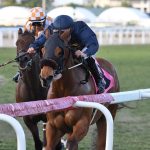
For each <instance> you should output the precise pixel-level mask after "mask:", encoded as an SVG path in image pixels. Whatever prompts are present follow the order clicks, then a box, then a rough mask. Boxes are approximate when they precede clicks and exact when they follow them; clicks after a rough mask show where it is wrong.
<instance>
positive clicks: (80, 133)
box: [40, 33, 119, 150]
mask: <svg viewBox="0 0 150 150" xmlns="http://www.w3.org/2000/svg"><path fill="white" fill-rule="evenodd" d="M65 37H66V36H65V35H64V36H60V35H59V34H57V33H54V34H53V35H52V36H51V37H49V38H48V39H47V41H46V43H45V47H44V49H45V52H44V56H43V60H42V61H41V73H40V76H41V78H42V79H43V81H47V84H48V85H49V90H48V94H47V98H48V99H51V98H60V97H66V96H77V95H89V94H95V92H96V90H95V84H94V82H93V78H92V77H91V76H89V75H88V74H89V72H88V71H87V68H86V67H85V66H84V65H81V66H78V65H77V66H78V67H73V69H69V68H70V67H72V66H74V65H76V63H77V61H76V59H75V56H74V48H72V47H71V46H70V45H69V44H68V41H66V40H65V39H67V38H65ZM98 62H99V64H101V67H102V69H103V70H104V72H105V73H106V74H109V76H111V77H112V79H113V84H112V86H111V88H109V90H108V91H107V92H118V91H119V81H118V78H117V74H116V71H115V69H114V67H113V66H112V64H111V63H109V62H108V61H106V60H104V59H98ZM59 73H60V74H61V75H62V76H60V74H59ZM85 79H87V80H85ZM108 86H109V85H108ZM117 108H118V105H117V104H115V105H108V109H109V110H110V112H111V113H112V116H113V118H114V117H115V114H116V110H117ZM92 112H93V109H92V108H73V109H67V110H61V111H57V112H56V111H54V112H48V113H47V120H48V121H47V125H46V140H47V146H46V150H55V146H56V145H57V144H58V142H59V141H60V139H61V137H62V136H64V135H65V134H67V149H68V150H77V149H78V142H79V141H81V140H82V139H83V138H84V136H85V135H86V134H87V132H88V129H89V126H90V121H91V118H92ZM94 123H96V125H97V130H98V138H97V145H96V147H97V150H104V149H105V139H106V121H105V118H104V116H103V115H102V114H99V115H98V117H97V119H96V122H94Z"/></svg>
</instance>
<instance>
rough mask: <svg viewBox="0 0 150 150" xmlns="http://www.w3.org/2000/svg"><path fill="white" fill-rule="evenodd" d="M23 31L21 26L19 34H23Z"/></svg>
mask: <svg viewBox="0 0 150 150" xmlns="http://www.w3.org/2000/svg"><path fill="white" fill-rule="evenodd" d="M22 33H23V31H22V28H19V30H18V36H19V35H21V34H22Z"/></svg>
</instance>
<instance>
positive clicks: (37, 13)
mask: <svg viewBox="0 0 150 150" xmlns="http://www.w3.org/2000/svg"><path fill="white" fill-rule="evenodd" d="M51 23H52V18H50V17H49V16H46V14H45V12H44V11H43V9H42V8H41V7H34V8H32V9H31V11H30V15H29V18H28V20H27V22H26V24H25V26H24V31H28V32H31V33H34V34H35V38H38V37H39V36H40V35H41V34H42V33H43V32H44V31H45V30H46V29H47V28H48V26H49V25H50V24H51Z"/></svg>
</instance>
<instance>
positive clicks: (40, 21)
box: [13, 7, 52, 82]
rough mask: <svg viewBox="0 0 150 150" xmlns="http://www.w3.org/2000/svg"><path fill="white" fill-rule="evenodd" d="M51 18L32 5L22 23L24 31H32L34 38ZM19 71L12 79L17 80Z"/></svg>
mask: <svg viewBox="0 0 150 150" xmlns="http://www.w3.org/2000/svg"><path fill="white" fill-rule="evenodd" d="M51 23H52V18H50V17H48V16H46V14H45V12H44V11H43V9H42V8H41V7H34V8H32V9H31V10H30V15H29V17H28V20H27V22H26V24H25V25H24V31H28V32H31V33H34V35H35V39H37V38H38V37H40V35H42V34H43V33H44V31H45V30H46V29H47V28H48V27H49V26H50V25H51ZM19 76H20V73H19V72H17V73H16V75H15V76H14V77H13V81H15V82H18V78H19Z"/></svg>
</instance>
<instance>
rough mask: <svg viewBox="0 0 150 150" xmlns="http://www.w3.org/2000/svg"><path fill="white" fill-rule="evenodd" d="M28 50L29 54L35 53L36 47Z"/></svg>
mask: <svg viewBox="0 0 150 150" xmlns="http://www.w3.org/2000/svg"><path fill="white" fill-rule="evenodd" d="M27 52H28V53H29V54H33V53H35V52H36V51H35V49H34V48H33V47H30V48H29V49H28V51H27Z"/></svg>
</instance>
